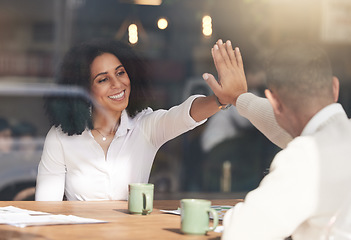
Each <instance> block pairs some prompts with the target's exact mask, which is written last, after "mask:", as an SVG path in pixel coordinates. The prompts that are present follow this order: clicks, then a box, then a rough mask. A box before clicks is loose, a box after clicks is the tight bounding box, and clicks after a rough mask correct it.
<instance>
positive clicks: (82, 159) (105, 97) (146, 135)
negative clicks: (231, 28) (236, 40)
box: [36, 40, 245, 201]
mask: <svg viewBox="0 0 351 240" xmlns="http://www.w3.org/2000/svg"><path fill="white" fill-rule="evenodd" d="M220 44H222V41H221V42H220ZM227 47H228V49H229V50H231V51H233V49H232V48H231V45H230V44H228V45H227ZM214 51H218V47H217V48H215V50H214ZM236 54H240V53H239V52H238V50H237V52H236ZM234 61H235V64H236V60H235V59H234ZM144 70H145V68H144V66H143V64H142V62H141V60H140V59H139V58H138V57H137V55H136V54H135V53H134V52H133V51H132V49H131V48H130V46H128V45H125V44H122V43H121V42H117V41H113V40H100V41H92V42H88V43H83V44H81V45H78V46H77V47H74V48H72V49H71V50H70V51H69V52H68V54H67V55H66V57H65V58H64V61H63V63H62V69H61V74H60V75H59V76H58V82H59V83H60V84H65V85H70V86H79V87H83V88H84V89H85V90H87V91H88V92H89V93H90V94H91V96H92V100H91V101H89V100H87V99H85V100H84V99H78V98H77V97H66V98H62V97H60V98H52V97H49V98H47V104H46V106H47V113H48V115H49V117H50V119H51V121H52V125H53V127H52V128H51V129H50V131H49V132H48V134H47V137H46V140H45V144H44V150H43V155H42V158H41V162H40V164H39V168H38V176H37V186H36V200H54V201H58V200H62V199H63V196H64V195H65V196H66V197H67V199H68V200H125V199H127V193H128V191H127V190H128V184H129V183H146V182H148V180H149V175H150V171H151V167H152V164H153V161H154V158H155V155H156V153H157V151H158V149H159V148H160V147H161V146H162V145H163V144H164V143H166V142H167V141H169V140H171V139H173V138H175V137H177V136H179V135H180V134H182V133H184V132H187V131H189V130H191V129H193V128H195V127H196V126H198V125H200V124H202V123H204V122H205V120H206V119H207V118H208V117H210V116H212V115H213V114H215V113H216V112H218V111H219V109H220V108H219V107H218V105H217V104H218V103H217V102H218V101H219V100H220V102H221V103H224V104H229V103H232V102H231V101H229V100H234V99H236V95H235V94H236V93H237V92H241V91H245V89H244V90H243V89H240V88H237V86H236V84H235V81H234V79H233V78H232V77H231V76H229V77H228V79H227V81H226V82H225V83H226V84H224V85H223V86H222V85H219V84H218V82H217V81H215V80H213V79H212V80H213V82H212V83H211V87H213V88H214V89H213V90H214V92H215V93H216V95H217V96H207V97H205V96H199V95H197V96H196V95H195V96H190V97H189V98H188V99H187V100H185V102H183V103H182V104H180V105H178V106H174V107H172V108H171V109H169V110H157V111H153V110H152V109H151V108H148V107H147V105H146V104H147V96H148V95H147V84H146V80H145V71H144ZM238 70H239V71H243V69H241V68H240V67H238ZM232 79H233V80H232ZM222 80H225V78H224V77H223V78H222ZM240 87H242V86H240ZM244 88H245V86H244ZM218 99H219V100H218Z"/></svg>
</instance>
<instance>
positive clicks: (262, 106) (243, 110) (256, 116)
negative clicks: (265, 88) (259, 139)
mask: <svg viewBox="0 0 351 240" xmlns="http://www.w3.org/2000/svg"><path fill="white" fill-rule="evenodd" d="M236 108H237V110H238V112H239V113H240V115H242V116H243V117H245V118H247V119H248V120H249V121H250V122H251V123H252V124H253V125H254V126H255V127H256V128H257V129H258V130H259V131H260V132H262V133H263V134H264V135H265V136H266V137H267V138H268V139H269V140H270V141H271V142H273V143H274V144H276V145H277V146H278V147H280V148H285V147H286V146H287V144H288V143H289V142H290V141H291V140H292V139H293V138H292V137H291V135H290V134H289V133H288V132H286V131H285V130H284V129H283V128H281V127H280V126H279V125H278V123H277V121H276V119H275V116H274V113H273V109H272V106H271V104H270V103H269V101H268V99H266V98H261V97H257V96H255V95H254V94H252V93H244V94H241V95H240V96H239V97H238V100H237V102H236Z"/></svg>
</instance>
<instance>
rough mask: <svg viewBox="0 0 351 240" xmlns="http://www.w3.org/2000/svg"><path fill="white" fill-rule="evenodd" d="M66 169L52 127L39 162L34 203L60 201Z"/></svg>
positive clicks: (60, 148)
mask: <svg viewBox="0 0 351 240" xmlns="http://www.w3.org/2000/svg"><path fill="white" fill-rule="evenodd" d="M65 175H66V167H65V163H64V157H63V150H62V146H61V144H60V141H59V139H58V133H57V130H56V129H55V128H54V127H53V128H51V129H50V131H49V132H48V134H47V136H46V139H45V143H44V149H43V154H42V157H41V161H40V163H39V166H38V175H37V183H36V191H35V200H36V201H62V200H63V195H64V187H65Z"/></svg>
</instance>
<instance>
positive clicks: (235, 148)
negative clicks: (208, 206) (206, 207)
mask: <svg viewBox="0 0 351 240" xmlns="http://www.w3.org/2000/svg"><path fill="white" fill-rule="evenodd" d="M93 38H114V39H120V40H122V41H125V42H129V44H131V45H132V46H133V48H135V50H136V51H137V52H139V54H140V55H142V56H143V58H145V59H146V60H147V63H148V70H149V76H148V77H149V81H150V85H151V90H152V97H153V99H154V100H153V102H152V105H151V107H152V108H153V109H159V108H164V109H168V108H170V107H171V106H174V105H177V104H179V103H181V102H182V101H183V100H185V99H186V98H187V97H188V96H190V95H191V94H205V95H209V94H211V90H210V89H209V88H208V87H207V85H206V84H205V83H204V81H203V80H202V78H201V75H202V74H203V73H204V72H210V73H212V74H214V75H215V73H216V71H215V68H214V65H213V61H212V58H211V53H210V49H211V47H212V46H213V44H214V43H215V42H216V41H217V39H219V38H221V39H223V40H227V39H230V40H231V41H232V43H233V45H235V46H239V47H240V49H241V52H242V55H243V59H244V65H245V71H246V75H247V80H248V84H249V90H250V91H252V92H254V93H256V94H257V95H262V94H263V90H264V85H265V69H264V63H265V59H266V58H267V56H269V54H270V52H271V51H272V49H273V48H274V47H275V46H276V45H278V44H280V43H282V42H284V41H287V40H300V41H305V42H313V43H317V44H320V45H321V46H322V47H324V48H325V50H326V51H327V52H328V54H329V56H330V58H331V61H332V65H333V69H334V74H335V75H336V76H337V77H339V79H340V82H341V93H340V100H339V101H340V102H341V103H342V104H343V106H344V108H345V110H346V112H347V113H348V114H349V115H350V111H351V101H350V98H351V96H350V87H351V84H350V83H351V1H349V0H309V1H306V0H31V1H27V0H16V1H13V0H0V148H1V149H0V200H12V199H14V198H15V199H27V198H28V199H30V198H31V197H32V196H30V195H29V197H27V195H25V194H24V195H23V193H21V194H22V195H21V194H19V193H20V192H21V191H22V190H25V189H27V190H28V189H30V190H31V193H33V187H34V186H35V177H36V171H37V170H36V168H37V164H38V162H39V160H40V155H41V149H42V144H43V139H44V138H45V135H46V133H47V131H48V129H49V127H50V126H49V125H48V123H47V121H46V117H45V114H43V110H42V94H43V92H45V91H50V89H51V90H52V89H54V84H55V79H54V76H55V74H56V71H57V67H58V64H59V63H60V60H61V59H62V57H63V55H64V54H65V52H66V51H67V50H68V49H69V48H70V47H71V46H72V45H73V44H75V43H78V42H81V41H84V40H88V39H93ZM9 84H10V85H11V86H12V87H11V88H10V89H9V88H7V86H8V85H9ZM14 86H15V87H14ZM16 86H18V88H16ZM33 86H34V87H33ZM26 89H27V90H26ZM35 89H36V90H35ZM38 89H39V90H38ZM277 151H279V149H278V148H277V147H275V146H274V145H273V144H272V143H270V142H269V141H268V140H267V139H265V137H264V136H263V135H262V134H260V133H259V132H258V131H257V130H255V129H254V128H253V127H252V125H251V124H250V123H249V122H248V121H247V120H245V119H243V118H242V117H240V116H239V115H238V113H237V112H236V109H235V108H234V107H231V108H230V109H229V110H226V111H221V112H220V113H218V114H216V115H215V116H214V117H211V118H210V119H209V120H208V121H207V122H206V123H205V124H204V125H202V126H200V127H198V128H196V129H195V130H193V131H191V132H188V133H186V134H184V135H182V136H179V137H178V138H176V139H174V140H172V141H170V142H168V143H166V144H165V145H164V146H162V148H161V149H160V150H159V152H158V154H157V156H156V159H155V163H154V166H153V169H152V172H151V177H150V182H152V183H154V184H155V186H156V196H155V198H158V199H180V198H183V197H188V196H189V197H204V198H231V197H235V198H237V197H244V196H245V194H246V193H247V192H248V191H250V190H252V189H254V188H256V187H257V186H258V184H259V182H260V180H261V179H262V177H263V176H264V175H265V174H266V173H267V168H268V167H269V164H270V162H271V160H272V158H273V156H274V155H275V153H276V152H277ZM23 196H24V197H23Z"/></svg>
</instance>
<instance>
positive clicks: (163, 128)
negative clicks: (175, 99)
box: [142, 95, 207, 148]
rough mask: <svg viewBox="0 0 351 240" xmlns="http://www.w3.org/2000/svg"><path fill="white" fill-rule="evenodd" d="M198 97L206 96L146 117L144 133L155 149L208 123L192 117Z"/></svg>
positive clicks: (193, 98) (192, 97) (192, 98)
mask: <svg viewBox="0 0 351 240" xmlns="http://www.w3.org/2000/svg"><path fill="white" fill-rule="evenodd" d="M198 97H204V96H202V95H194V96H190V97H189V98H188V99H187V100H185V101H184V102H183V103H182V104H180V105H178V106H174V107H172V108H171V109H169V110H157V111H154V112H152V113H151V114H147V115H146V116H144V119H143V124H142V128H143V132H144V134H145V135H146V136H148V138H149V141H150V142H151V143H152V144H153V145H154V146H155V147H157V148H159V147H161V146H162V145H163V144H164V143H165V142H167V141H169V140H171V139H173V138H175V137H177V136H179V135H181V134H183V133H185V132H187V131H189V130H191V129H194V128H195V127H197V126H199V125H201V124H203V123H204V122H206V120H207V119H205V120H203V121H200V122H196V121H195V120H194V119H193V118H192V117H191V116H190V109H191V105H192V103H193V101H194V100H195V99H196V98H198Z"/></svg>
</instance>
